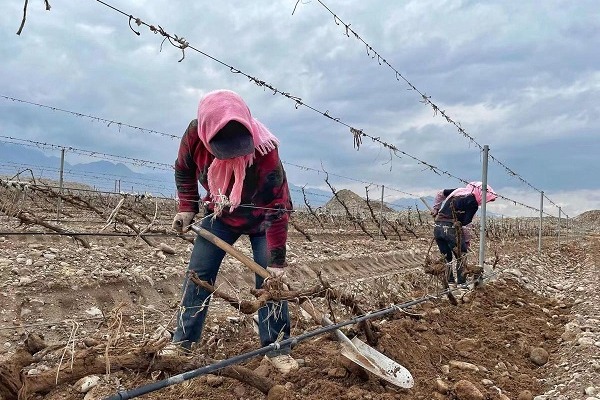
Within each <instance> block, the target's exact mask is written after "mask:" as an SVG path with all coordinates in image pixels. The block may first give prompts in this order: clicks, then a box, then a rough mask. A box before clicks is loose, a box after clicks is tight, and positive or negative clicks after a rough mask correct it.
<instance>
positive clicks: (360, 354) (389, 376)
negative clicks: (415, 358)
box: [342, 337, 415, 389]
mask: <svg viewBox="0 0 600 400" xmlns="http://www.w3.org/2000/svg"><path fill="white" fill-rule="evenodd" d="M351 342H352V345H353V346H351V345H349V344H347V343H344V342H342V355H343V356H344V357H346V358H348V359H349V360H350V361H352V362H354V363H356V364H358V365H360V366H361V367H363V368H364V369H366V370H367V371H369V372H371V373H373V374H375V375H377V376H378V377H380V378H382V379H385V380H386V381H388V382H389V383H391V384H394V385H396V386H399V387H401V388H405V389H410V388H411V387H413V386H414V384H415V381H414V379H413V377H412V375H411V374H410V372H409V371H408V370H407V369H406V368H404V367H403V366H402V365H400V364H398V363H397V362H396V361H394V360H392V359H391V358H389V357H386V356H385V355H383V354H381V353H380V352H378V351H377V350H375V349H374V348H372V347H371V346H369V345H368V344H366V343H364V342H363V341H361V340H360V339H359V338H357V337H355V338H353V339H352V340H351Z"/></svg>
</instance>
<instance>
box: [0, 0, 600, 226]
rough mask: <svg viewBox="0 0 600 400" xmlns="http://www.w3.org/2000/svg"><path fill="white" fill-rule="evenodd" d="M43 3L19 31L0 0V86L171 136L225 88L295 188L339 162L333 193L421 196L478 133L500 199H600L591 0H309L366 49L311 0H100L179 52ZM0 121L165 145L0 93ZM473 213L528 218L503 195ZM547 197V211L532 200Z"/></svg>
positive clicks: (475, 153)
mask: <svg viewBox="0 0 600 400" xmlns="http://www.w3.org/2000/svg"><path fill="white" fill-rule="evenodd" d="M49 2H50V5H51V6H52V8H51V10H50V11H45V9H44V5H43V1H41V0H37V1H30V2H29V6H28V12H27V19H26V22H25V25H24V28H23V31H22V33H21V35H20V36H19V35H16V34H15V33H16V31H17V30H18V28H19V25H20V23H21V19H22V16H23V3H24V2H23V0H5V1H3V10H2V13H0V59H1V60H2V61H1V62H0V88H1V89H0V95H2V96H8V97H13V98H17V99H21V100H26V101H29V102H35V103H39V104H43V105H47V106H52V107H58V108H61V109H64V110H69V111H74V112H79V113H84V114H88V115H93V116H97V117H101V118H105V119H108V120H114V121H119V122H122V123H126V124H130V125H134V126H137V127H141V128H146V129H151V130H156V131H160V132H165V133H168V134H172V135H176V136H180V135H181V134H182V133H183V131H184V130H185V128H186V127H187V124H188V123H189V121H190V120H191V119H193V118H195V117H196V109H197V105H198V101H199V99H200V98H201V96H202V95H203V94H205V93H207V92H208V91H211V90H215V89H221V88H226V89H231V90H234V91H237V92H238V93H240V94H241V95H242V97H244V98H245V99H246V101H247V103H248V105H249V107H250V109H251V111H252V113H253V115H254V116H255V117H256V118H258V119H259V120H261V121H262V122H264V123H265V124H266V125H267V126H268V127H269V128H270V129H271V131H272V132H273V133H274V134H275V135H277V136H278V137H279V138H280V140H281V148H280V153H281V156H282V159H283V161H284V162H286V171H287V174H288V178H289V180H290V181H291V182H292V183H294V184H296V185H299V186H303V185H307V187H315V188H327V187H326V185H325V182H324V175H323V174H322V173H320V174H319V173H317V172H315V171H314V170H321V169H325V170H326V171H328V172H329V173H331V174H335V175H339V176H341V177H338V176H334V177H332V178H331V181H332V183H333V184H334V186H335V188H336V189H343V188H347V189H352V190H354V191H356V192H357V193H359V194H361V195H364V191H365V188H364V187H365V186H366V185H367V184H368V183H373V186H371V188H370V190H371V191H373V192H376V193H380V191H381V187H380V186H376V185H385V188H386V189H385V196H386V201H390V202H393V201H394V199H395V198H397V197H406V195H405V194H402V193H401V191H403V192H407V193H411V194H417V195H430V196H431V195H434V194H435V192H436V191H437V190H438V189H440V188H453V187H457V186H462V185H463V184H462V183H461V182H460V181H459V180H457V179H455V178H454V177H458V178H460V179H464V180H467V181H472V180H481V173H482V165H481V164H482V156H481V151H480V149H479V148H478V145H484V144H487V145H489V147H490V154H491V155H492V156H493V157H494V160H489V176H488V180H489V183H490V185H491V186H492V187H493V188H494V189H495V190H496V191H497V192H498V193H500V194H502V195H503V196H505V197H508V198H510V199H513V200H516V201H518V202H520V203H523V204H526V205H529V206H531V207H534V208H539V205H540V193H539V192H537V191H536V190H534V189H533V188H535V189H539V190H544V191H545V193H546V195H547V196H548V197H549V199H550V200H552V202H554V203H556V204H557V205H560V206H562V207H563V210H564V212H566V213H567V214H568V215H569V216H571V217H574V216H576V215H577V214H579V213H581V212H583V211H586V210H589V209H600V178H599V177H598V173H599V170H600V168H599V165H600V162H599V161H598V158H599V157H598V153H599V152H600V135H599V134H598V132H599V128H600V70H599V66H600V51H599V50H598V49H600V7H598V2H597V0H590V1H565V0H545V1H543V2H540V1H527V0H522V1H506V0H487V1H466V0H465V1H459V0H447V1H443V0H435V1H429V0H414V1H404V0H385V1H384V0H380V1H365V0H327V1H325V0H323V3H324V4H325V5H327V7H329V9H330V10H331V11H333V12H334V13H335V14H336V15H338V17H339V18H340V19H341V20H342V21H344V22H345V23H347V24H350V28H352V29H353V30H354V31H355V32H356V33H357V34H358V35H360V37H361V38H362V39H363V40H364V41H365V42H367V43H368V44H369V45H370V46H371V47H372V49H374V50H375V51H376V52H377V53H378V54H380V55H381V59H378V57H375V58H372V57H371V56H372V55H374V53H373V51H368V49H367V47H366V46H365V44H364V43H363V42H362V41H360V40H359V39H357V38H355V37H354V35H353V34H352V33H350V37H348V36H346V35H345V28H344V25H343V24H341V23H340V24H339V25H338V24H336V22H339V21H336V20H335V19H334V17H333V16H332V15H331V14H330V13H329V11H328V10H327V9H326V8H325V7H324V6H323V5H322V4H321V3H320V2H319V1H317V0H311V1H308V0H304V1H301V2H299V3H297V1H296V0H281V1H273V0H254V1H246V0H236V1H232V0H219V1H204V0H202V1H201V0H199V1H193V2H192V1H188V0H186V1H183V0H169V1H166V0H127V1H125V0H113V1H108V3H109V4H111V5H113V6H114V7H116V8H118V9H121V10H122V11H124V12H125V13H126V14H127V15H129V14H131V15H133V16H134V17H139V18H140V19H141V20H142V21H144V22H147V23H148V24H151V25H154V26H158V25H160V26H161V27H162V28H163V29H164V30H165V31H166V32H168V33H170V34H172V35H173V36H174V35H177V36H178V37H184V38H185V40H186V41H187V42H189V44H190V45H191V46H193V47H194V48H196V49H198V50H201V51H202V52H204V53H205V54H201V53H198V52H196V51H193V50H191V49H187V50H186V51H185V59H183V61H181V62H178V60H180V59H181V57H182V52H181V50H179V49H176V48H174V47H172V46H171V45H169V43H168V42H165V43H163V44H162V50H161V42H162V39H163V38H162V37H161V36H160V35H157V34H154V33H152V32H150V31H149V29H148V28H147V27H145V26H143V25H142V26H137V25H136V24H135V23H134V22H132V26H133V28H134V29H135V30H137V31H139V32H140V35H139V36H137V35H136V34H135V33H133V32H132V29H130V27H129V26H128V17H126V16H124V15H122V14H119V13H118V12H116V11H114V10H111V9H109V8H107V7H106V6H104V5H102V4H100V3H99V2H97V1H95V0H78V1H59V0H50V1H49ZM207 55H208V56H210V57H213V58H214V59H217V60H219V61H222V62H223V63H225V64H228V65H230V66H233V67H234V68H236V69H238V70H241V71H242V72H244V73H246V74H248V75H251V76H254V77H256V78H257V79H259V80H262V81H265V82H267V83H268V84H270V85H272V86H273V87H275V88H277V89H278V90H280V91H282V92H285V93H289V94H290V95H291V96H294V97H299V98H301V99H302V102H304V103H306V104H308V105H309V106H311V107H313V108H315V109H317V110H319V111H321V112H327V113H328V115H331V116H332V117H333V118H339V121H340V122H343V123H344V124H346V125H350V126H352V127H354V128H357V129H362V130H363V131H364V132H365V133H367V134H368V135H370V136H371V137H376V138H379V140H381V141H383V142H385V143H388V144H391V145H394V146H396V147H397V148H398V149H400V150H401V151H403V152H405V153H407V154H409V155H410V156H412V157H414V158H417V159H418V160H422V161H424V162H426V163H428V164H431V165H434V166H435V167H437V168H439V170H442V171H447V172H448V173H450V174H451V175H452V176H454V177H450V176H448V175H445V174H443V173H442V174H437V173H435V172H434V171H432V170H431V169H430V168H427V167H425V166H424V165H422V164H419V163H418V162H417V161H415V160H414V159H413V158H411V157H407V156H402V154H397V155H399V156H402V157H401V158H400V157H398V156H397V155H392V154H391V153H390V151H389V149H387V148H385V147H383V146H382V145H380V144H378V143H376V142H373V141H372V140H371V139H369V138H363V143H362V145H361V147H360V149H359V150H358V151H357V150H356V149H355V148H354V146H353V137H352V135H351V133H350V129H349V128H348V127H347V126H345V125H342V124H340V123H337V122H336V121H334V120H331V119H329V118H327V117H325V116H323V115H321V114H319V113H317V112H315V111H313V110H311V109H309V108H307V107H304V106H300V107H298V108H296V107H295V102H294V101H293V100H291V99H289V98H287V97H285V96H282V95H280V94H275V95H274V94H273V92H272V91H271V90H269V89H265V88H263V87H259V86H258V85H256V84H255V83H252V82H250V81H249V80H248V79H247V78H246V77H244V76H243V75H241V74H234V73H232V72H231V71H230V69H229V68H228V67H226V66H224V65H222V64H220V63H219V62H218V61H215V60H214V59H211V58H209V57H207ZM382 59H385V60H386V62H387V63H389V65H391V66H392V67H393V68H395V69H396V70H397V71H398V72H399V73H400V74H401V75H402V77H404V78H405V79H407V80H408V81H409V82H410V83H412V84H413V85H414V86H415V87H416V88H417V89H418V90H419V91H420V92H421V93H424V94H426V95H427V96H431V97H430V100H431V101H432V102H433V103H434V104H435V105H437V106H439V108H440V109H441V110H445V113H446V115H448V116H449V117H450V118H451V119H452V121H455V122H457V123H459V124H460V126H462V128H463V129H464V130H465V131H466V133H467V134H468V135H469V136H470V137H472V138H473V139H474V141H475V142H476V143H473V142H472V141H471V140H469V139H468V138H466V137H464V135H461V134H460V133H459V132H458V130H457V128H456V126H454V125H453V124H451V123H449V122H447V121H446V119H445V118H443V117H442V116H440V115H439V114H438V115H435V114H434V112H433V109H432V107H431V106H430V105H427V104H424V103H423V102H421V100H422V98H421V96H420V95H419V93H418V92H416V91H414V90H408V89H409V86H408V84H407V83H406V82H405V81H404V80H403V79H400V80H398V79H397V75H396V73H395V72H394V71H393V70H392V69H391V68H390V67H389V66H388V65H386V64H385V63H382V62H381V61H382ZM380 64H382V65H380ZM0 135H4V136H12V137H18V138H24V139H29V140H36V141H42V142H48V143H54V144H58V145H64V146H72V147H76V148H80V149H86V150H93V151H99V152H104V153H108V154H115V155H121V156H126V157H132V158H140V159H145V160H151V161H157V162H162V163H172V162H173V160H174V159H175V157H176V153H177V148H178V145H179V142H178V140H177V139H171V138H168V137H164V136H160V135H156V134H152V133H150V132H145V131H139V130H136V129H130V128H127V127H121V128H120V129H119V127H118V126H117V125H115V124H112V125H110V126H107V124H105V123H100V122H98V121H95V122H94V121H92V120H90V119H89V118H82V117H76V116H73V115H71V114H68V113H63V112H59V111H52V110H50V109H46V108H41V107H36V106H32V105H29V104H24V103H20V102H14V101H10V100H7V99H5V98H0ZM45 152H47V153H48V154H53V155H57V154H58V153H57V152H56V151H52V150H45ZM67 157H68V160H69V161H70V162H71V163H75V162H90V161H94V159H89V158H85V157H81V156H78V155H75V154H67ZM297 165H299V166H304V167H308V168H311V169H314V170H311V169H309V170H305V169H303V168H300V167H297ZM506 167H508V168H509V169H510V170H511V171H513V172H516V173H517V176H516V177H515V176H512V175H511V174H510V173H509V171H507V169H506ZM132 168H134V167H132ZM138 170H139V168H138ZM140 171H141V170H140ZM344 177H346V178H351V179H354V180H355V181H353V180H351V179H346V178H344ZM363 182H367V183H363ZM525 182H526V183H525ZM171 184H172V183H171ZM532 186H533V188H532ZM373 197H376V195H375V194H373ZM489 209H490V210H491V211H494V212H497V213H502V214H505V215H528V216H535V215H536V212H535V211H533V210H531V209H529V208H526V207H523V206H521V205H519V204H517V205H515V204H512V203H510V202H507V201H497V202H495V203H492V204H490V205H489ZM545 211H547V212H548V213H550V214H553V215H558V209H557V208H556V207H554V206H553V205H551V204H550V203H549V202H548V201H547V200H545Z"/></svg>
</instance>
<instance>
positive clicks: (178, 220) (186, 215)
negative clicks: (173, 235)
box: [172, 211, 196, 233]
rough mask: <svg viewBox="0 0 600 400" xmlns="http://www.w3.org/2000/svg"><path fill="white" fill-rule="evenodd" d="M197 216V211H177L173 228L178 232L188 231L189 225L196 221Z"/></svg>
mask: <svg viewBox="0 0 600 400" xmlns="http://www.w3.org/2000/svg"><path fill="white" fill-rule="evenodd" d="M195 216H196V213H195V212H191V211H185V212H180V213H177V215H175V218H173V225H172V228H173V229H175V230H176V231H177V232H181V233H183V232H187V231H188V230H189V229H190V228H189V226H190V225H191V224H192V221H194V217H195Z"/></svg>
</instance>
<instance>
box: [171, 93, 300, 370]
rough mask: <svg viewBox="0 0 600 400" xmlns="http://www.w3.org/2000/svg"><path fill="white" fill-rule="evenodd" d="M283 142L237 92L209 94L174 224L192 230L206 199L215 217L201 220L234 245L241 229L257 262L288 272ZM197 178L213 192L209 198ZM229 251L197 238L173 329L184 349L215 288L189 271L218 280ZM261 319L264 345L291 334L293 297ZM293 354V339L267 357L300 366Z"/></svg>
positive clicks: (183, 148) (180, 181)
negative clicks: (210, 289)
mask: <svg viewBox="0 0 600 400" xmlns="http://www.w3.org/2000/svg"><path fill="white" fill-rule="evenodd" d="M278 145H279V140H278V139H277V138H276V137H275V136H274V135H273V134H272V133H271V132H270V131H269V130H268V129H267V128H266V127H265V126H264V125H263V124H262V123H261V122H259V121H258V120H257V119H255V118H254V117H252V115H251V114H250V110H249V109H248V106H247V105H246V103H245V102H244V100H243V99H242V98H241V97H240V96H239V95H238V94H237V93H234V92H232V91H229V90H217V91H214V92H211V93H208V94H207V95H206V96H205V97H204V98H203V99H202V100H201V101H200V103H199V106H198V118H197V119H194V120H192V122H190V124H189V126H188V128H187V130H186V132H185V133H184V135H183V138H182V139H181V144H180V147H179V154H178V157H177V160H176V161H175V183H176V186H177V192H178V197H179V212H178V213H177V215H176V216H175V219H174V221H173V228H174V229H176V230H178V231H180V232H185V231H187V230H188V228H189V226H190V224H192V222H193V219H194V217H195V215H196V213H198V212H199V210H200V207H199V205H200V203H202V202H203V201H206V202H207V203H206V204H207V211H206V213H207V215H211V216H210V217H208V218H204V219H203V220H202V221H201V226H202V227H203V228H204V229H206V230H208V231H209V232H211V233H213V234H214V235H216V236H217V237H219V238H220V239H222V240H224V241H225V242H227V243H229V244H231V245H233V243H235V242H236V240H237V239H238V238H239V237H240V236H241V235H248V237H249V239H250V245H251V247H252V253H253V257H254V261H256V263H258V264H260V265H261V266H262V267H264V268H266V270H267V271H268V272H269V273H270V274H271V276H273V277H275V278H283V276H284V275H285V269H286V266H287V263H286V241H287V229H288V220H289V214H290V212H291V210H292V203H291V199H290V192H289V187H288V182H287V178H286V175H285V171H284V169H283V165H282V163H281V160H280V159H279V153H278V149H277V147H278ZM198 182H200V184H201V185H202V186H203V187H204V189H205V190H206V191H207V195H206V196H205V197H204V199H203V201H201V200H200V196H199V193H198ZM213 213H214V215H213ZM224 256H225V252H224V251H223V250H222V249H220V248H219V247H217V246H216V245H214V244H213V243H211V242H209V241H207V240H206V239H204V238H202V237H200V236H198V237H197V238H196V240H195V242H194V249H193V251H192V254H191V258H190V262H189V266H188V276H186V278H185V281H184V284H183V295H182V301H181V306H180V310H179V314H178V316H177V328H176V330H175V333H174V335H173V343H174V344H175V345H178V346H180V347H181V348H183V349H189V348H190V347H191V345H192V343H194V342H197V341H199V340H200V337H201V335H202V328H203V325H204V320H205V318H206V313H207V309H208V304H209V301H210V293H209V292H208V291H207V290H206V289H203V288H201V287H197V286H196V285H195V284H194V283H193V282H192V281H191V280H190V277H189V273H191V272H194V273H196V275H197V276H198V278H199V279H201V280H203V281H206V282H208V283H209V284H211V285H214V284H215V280H216V278H217V273H218V271H219V267H220V265H221V262H222V261H223V258H224ZM255 282H256V288H260V287H262V284H263V278H261V277H260V276H259V275H256V281H255ZM258 325H259V336H260V343H261V345H262V346H267V345H269V344H271V343H274V342H276V341H280V340H285V339H287V338H289V336H290V320H289V313H288V304H287V302H285V301H282V302H268V303H267V305H266V306H264V307H262V308H260V309H259V310H258ZM171 346H173V345H171ZM289 353H290V347H289V346H288V347H284V348H280V349H277V350H273V351H272V352H270V353H268V354H267V355H266V357H267V358H268V360H269V361H271V363H272V364H273V365H274V366H275V367H276V368H277V369H278V370H279V371H281V372H283V373H287V372H289V371H291V370H293V369H297V368H298V363H297V362H296V360H294V359H293V358H292V357H291V356H290V355H289Z"/></svg>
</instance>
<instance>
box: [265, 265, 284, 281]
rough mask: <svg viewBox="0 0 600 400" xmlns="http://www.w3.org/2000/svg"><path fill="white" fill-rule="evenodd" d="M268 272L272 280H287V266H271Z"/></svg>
mask: <svg viewBox="0 0 600 400" xmlns="http://www.w3.org/2000/svg"><path fill="white" fill-rule="evenodd" d="M267 272H268V273H269V274H270V275H271V277H272V278H280V279H283V278H285V266H276V267H275V266H270V267H267Z"/></svg>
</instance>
